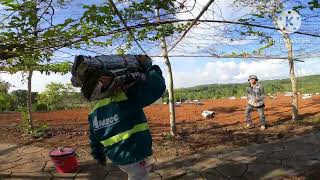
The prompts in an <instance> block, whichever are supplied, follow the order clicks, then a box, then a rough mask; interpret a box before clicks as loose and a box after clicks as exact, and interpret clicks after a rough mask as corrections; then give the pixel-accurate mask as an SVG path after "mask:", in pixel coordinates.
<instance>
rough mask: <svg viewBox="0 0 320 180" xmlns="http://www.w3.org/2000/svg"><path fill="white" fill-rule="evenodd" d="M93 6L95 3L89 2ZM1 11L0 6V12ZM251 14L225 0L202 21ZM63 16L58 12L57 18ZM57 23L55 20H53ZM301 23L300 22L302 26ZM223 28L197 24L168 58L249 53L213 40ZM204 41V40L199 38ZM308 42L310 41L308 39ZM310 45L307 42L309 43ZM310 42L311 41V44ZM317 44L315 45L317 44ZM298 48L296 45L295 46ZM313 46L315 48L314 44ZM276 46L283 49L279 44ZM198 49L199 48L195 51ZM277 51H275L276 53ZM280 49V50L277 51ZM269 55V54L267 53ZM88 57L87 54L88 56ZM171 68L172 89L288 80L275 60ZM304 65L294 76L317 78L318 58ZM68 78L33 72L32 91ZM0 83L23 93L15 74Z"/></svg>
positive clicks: (245, 43)
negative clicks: (251, 77) (232, 50)
mask: <svg viewBox="0 0 320 180" xmlns="http://www.w3.org/2000/svg"><path fill="white" fill-rule="evenodd" d="M90 2H91V3H94V2H95V1H94V0H92V1H90ZM206 2H207V1H206V0H199V1H198V3H199V4H197V6H196V8H195V9H194V10H193V11H192V14H194V15H197V14H198V13H199V12H200V7H202V6H203V5H204V4H206ZM1 8H2V7H1V6H0V9H1ZM64 11H65V12H66V11H68V12H72V13H70V14H72V15H73V16H76V15H77V13H79V12H77V11H76V10H75V9H66V10H64ZM251 11H253V10H252V9H250V8H243V9H241V11H236V12H237V13H234V12H235V10H234V9H233V7H231V5H230V1H228V0H216V1H215V5H214V6H211V7H210V8H209V11H207V12H206V14H205V15H204V17H203V18H204V19H212V18H214V19H216V20H221V19H224V20H234V19H236V18H238V17H241V16H243V15H244V14H247V13H249V12H251ZM65 12H63V11H62V12H58V14H60V15H61V18H62V17H63V16H64V13H65ZM192 17H193V16H192V15H191V14H187V15H186V14H184V15H180V16H179V15H178V16H177V18H178V19H179V18H180V19H187V18H192ZM57 21H59V18H57ZM302 23H303V22H302ZM223 28H225V26H223V25H221V24H220V25H219V24H215V25H214V27H213V25H212V24H211V25H206V24H200V25H198V26H196V27H194V28H193V29H192V30H191V31H190V32H189V33H188V35H187V36H186V38H185V39H183V40H182V42H181V43H180V44H179V45H178V46H177V48H176V50H174V51H173V52H172V54H180V55H181V54H188V53H189V54H190V53H191V54H192V53H198V54H199V53H202V52H203V50H210V49H213V50H212V51H224V50H229V49H230V48H233V47H230V44H231V45H233V46H234V48H235V49H236V48H243V49H246V50H248V49H251V48H252V46H251V44H250V42H251V40H248V39H244V40H232V39H230V38H228V37H223V38H219V39H218V38H217V37H218V36H219V35H223V31H219V29H223ZM199 37H205V38H199ZM309 40H310V39H309ZM310 41H311V40H310ZM312 41H313V40H312ZM317 42H318V41H317ZM223 44H228V45H229V46H228V47H224V46H223ZM298 44H299V43H298ZM314 44H318V43H316V42H314ZM279 46H284V44H281V43H280V45H279ZM300 46H303V44H300V45H297V47H300ZM199 47H200V48H199ZM277 48H278V49H277ZM279 48H280V47H275V48H274V50H279ZM281 48H283V47H281ZM271 51H272V50H271ZM64 52H67V53H63V52H62V51H59V52H56V56H57V57H59V59H63V60H69V61H73V58H74V57H73V56H70V54H74V55H75V54H88V52H84V51H81V50H77V51H75V50H74V51H72V50H68V49H66V50H65V51H64ZM151 53H152V54H154V53H160V52H157V51H156V50H154V51H151ZM89 54H90V53H89ZM153 60H154V64H158V65H159V66H160V67H161V69H162V71H163V73H164V77H165V78H166V79H168V74H167V70H166V67H165V65H164V63H163V59H162V58H153ZM170 60H171V65H172V69H173V75H174V85H175V88H183V87H192V86H196V85H202V84H215V83H223V84H226V83H243V82H246V81H247V78H248V76H249V75H252V74H255V75H257V76H258V78H259V79H261V80H269V79H283V78H288V77H289V68H288V62H287V61H286V60H279V59H259V60H252V59H249V60H248V59H230V58H229V59H215V58H171V59H170ZM302 60H304V61H305V62H296V65H295V66H296V74H297V76H306V75H313V74H320V63H319V62H320V61H319V60H320V58H308V59H305V58H304V59H302ZM70 78H71V75H70V74H66V75H64V76H62V75H59V74H50V76H47V75H45V74H41V73H40V72H35V73H34V75H33V89H32V90H33V91H36V92H41V91H44V89H45V86H46V85H47V84H49V83H51V82H60V83H69V82H70ZM0 80H4V81H7V82H9V83H11V84H12V85H13V87H12V88H11V90H15V89H26V88H27V84H26V82H22V81H21V80H22V75H21V73H16V74H4V73H0Z"/></svg>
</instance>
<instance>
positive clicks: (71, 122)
mask: <svg viewBox="0 0 320 180" xmlns="http://www.w3.org/2000/svg"><path fill="white" fill-rule="evenodd" d="M299 106H300V115H301V116H302V118H307V119H308V118H314V117H316V118H319V117H320V96H313V97H312V99H306V100H302V99H301V98H300V99H299ZM245 107H246V100H240V99H237V100H229V99H218V100H207V101H204V102H203V105H194V104H182V105H180V106H178V107H177V108H176V117H177V128H178V135H179V136H178V138H176V139H172V138H170V136H168V133H169V112H168V105H162V104H155V105H152V106H149V107H147V108H145V112H146V115H147V118H148V121H149V126H150V128H151V131H152V134H153V138H154V142H155V143H154V146H155V152H156V154H157V153H159V154H164V153H168V152H169V153H170V155H178V154H184V153H192V152H194V151H199V150H202V149H204V148H206V147H212V146H217V147H218V146H227V147H230V146H232V147H237V146H244V145H247V144H250V143H263V142H269V141H273V140H278V139H281V138H287V137H291V136H295V135H297V134H300V133H306V132H309V131H315V130H316V131H318V130H319V126H318V124H317V125H316V126H315V125H314V124H312V125H310V124H305V123H298V124H297V123H294V124H292V123H288V122H289V121H290V117H291V105H290V97H283V96H279V97H278V98H277V99H267V100H266V117H267V120H268V122H269V123H270V124H271V125H272V126H271V127H270V128H269V129H267V130H266V131H264V132H260V131H258V130H257V129H253V130H244V129H243V128H242V127H243V125H244V124H243V123H244V110H245ZM203 110H212V111H214V112H216V117H214V118H211V119H204V118H203V117H202V116H201V112H202V111H203ZM88 112H89V110H88V109H75V110H62V111H55V112H36V113H34V119H35V120H37V121H39V122H45V123H48V124H49V128H50V129H49V133H48V138H45V139H43V140H41V143H40V142H39V143H40V144H41V145H42V146H49V147H56V146H62V145H68V146H74V147H81V146H87V145H88V137H87V128H88V125H87V114H88ZM253 117H254V118H255V119H254V121H255V122H256V123H257V125H258V122H259V120H258V118H257V117H258V114H257V112H254V113H253ZM20 122H21V119H20V115H19V114H18V113H3V114H0V142H1V141H4V142H11V143H25V142H27V141H28V140H26V139H25V138H23V137H22V136H21V133H20V132H21V131H20V130H19V129H18V128H17V126H16V125H18V124H19V123H20ZM252 134H253V135H252ZM172 148H174V150H172Z"/></svg>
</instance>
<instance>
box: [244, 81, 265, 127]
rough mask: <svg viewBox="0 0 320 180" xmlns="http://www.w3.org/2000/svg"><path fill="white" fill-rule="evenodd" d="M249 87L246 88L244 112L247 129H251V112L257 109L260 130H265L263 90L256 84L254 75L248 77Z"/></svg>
mask: <svg viewBox="0 0 320 180" xmlns="http://www.w3.org/2000/svg"><path fill="white" fill-rule="evenodd" d="M248 81H249V87H247V99H248V105H247V108H246V111H245V115H246V121H247V125H246V127H247V128H251V127H252V118H251V114H250V113H251V112H252V111H253V110H254V109H257V110H258V112H259V116H260V122H261V127H260V129H261V130H265V129H266V128H267V121H266V118H265V115H264V107H265V105H264V88H263V86H262V85H261V84H258V83H257V82H258V77H257V76H256V75H251V76H249V79H248Z"/></svg>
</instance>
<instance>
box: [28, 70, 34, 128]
mask: <svg viewBox="0 0 320 180" xmlns="http://www.w3.org/2000/svg"><path fill="white" fill-rule="evenodd" d="M32 74H33V71H32V70H29V74H28V95H27V107H28V125H29V128H30V130H31V131H32V130H33V129H34V124H33V119H32V89H31V88H32Z"/></svg>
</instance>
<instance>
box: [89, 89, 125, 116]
mask: <svg viewBox="0 0 320 180" xmlns="http://www.w3.org/2000/svg"><path fill="white" fill-rule="evenodd" d="M127 99H128V98H127V96H126V94H125V93H124V92H123V91H121V92H119V93H117V94H116V95H115V96H113V97H110V98H105V99H101V100H99V101H98V102H97V104H96V105H95V106H94V107H93V109H92V110H91V112H90V113H89V115H90V114H92V113H93V112H94V111H95V110H97V109H98V108H100V107H102V106H106V105H108V104H110V103H111V102H120V101H125V100H127Z"/></svg>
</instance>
